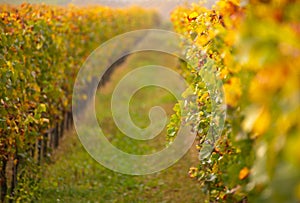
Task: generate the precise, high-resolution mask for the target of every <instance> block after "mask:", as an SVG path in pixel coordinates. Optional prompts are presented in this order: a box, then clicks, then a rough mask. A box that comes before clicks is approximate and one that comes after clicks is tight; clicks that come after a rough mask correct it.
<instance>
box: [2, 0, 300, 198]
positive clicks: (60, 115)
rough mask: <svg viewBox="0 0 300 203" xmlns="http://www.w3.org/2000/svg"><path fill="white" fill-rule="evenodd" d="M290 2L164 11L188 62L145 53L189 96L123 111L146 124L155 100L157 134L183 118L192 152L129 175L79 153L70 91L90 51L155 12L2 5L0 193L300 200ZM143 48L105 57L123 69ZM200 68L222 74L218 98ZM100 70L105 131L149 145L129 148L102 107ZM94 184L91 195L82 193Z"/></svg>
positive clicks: (299, 99) (171, 136)
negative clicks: (160, 114)
mask: <svg viewBox="0 0 300 203" xmlns="http://www.w3.org/2000/svg"><path fill="white" fill-rule="evenodd" d="M299 7H300V2H299V1H297V0H282V1H279V0H269V1H265V0H264V1H263V0H261V1H260V0H250V1H249V2H247V3H246V2H240V1H238V0H220V1H218V2H217V3H216V4H215V5H213V6H212V8H208V7H207V6H205V5H204V3H203V4H202V3H197V4H191V5H187V4H186V5H184V6H178V7H177V8H175V9H174V10H173V11H172V13H171V16H170V19H171V22H172V26H173V28H174V31H175V32H176V33H178V34H180V35H181V37H182V41H181V42H179V41H178V42H177V43H178V44H180V46H181V47H182V49H183V50H182V51H183V53H184V55H185V57H186V59H189V60H192V61H196V62H197V64H198V65H190V64H189V63H187V62H185V61H184V60H178V59H177V60H176V61H175V62H174V61H173V60H174V59H172V58H170V56H164V55H163V54H159V55H155V56H156V58H158V59H157V60H158V61H159V62H158V64H161V65H168V66H172V68H175V69H176V70H177V71H178V72H179V73H180V74H181V75H182V76H183V77H184V78H185V80H186V81H187V82H188V84H189V85H190V87H191V88H192V90H193V94H195V95H196V96H197V99H196V100H195V101H194V103H187V102H182V101H179V102H178V103H177V104H175V102H174V103H173V98H172V97H170V96H167V95H165V94H164V93H162V92H160V91H154V90H151V91H150V94H146V95H142V96H140V97H138V99H137V101H135V103H134V102H133V103H134V104H135V105H137V106H138V105H142V106H143V105H144V107H143V108H141V109H139V108H137V109H134V110H133V111H134V112H135V114H134V115H133V116H132V117H133V118H134V119H140V120H141V123H143V124H144V123H147V122H146V121H147V119H148V118H146V117H143V116H141V115H142V114H144V113H145V112H146V111H147V110H148V109H149V108H150V106H151V105H152V103H151V101H152V100H153V101H154V100H155V98H156V100H159V101H161V102H162V103H163V104H164V105H165V106H166V107H167V108H169V114H170V119H169V123H168V125H167V129H166V130H165V131H166V132H165V135H164V138H163V140H161V139H159V140H156V141H155V142H157V143H159V144H161V145H162V146H165V145H168V144H172V143H173V142H174V140H175V139H176V134H177V133H178V131H179V127H178V125H179V123H181V122H183V121H187V120H188V121H189V122H188V125H191V126H192V128H193V131H194V132H196V134H197V138H196V143H195V146H192V148H194V149H196V157H194V155H193V154H192V155H191V156H184V157H183V161H180V162H179V163H178V164H179V165H178V164H177V165H176V166H175V168H169V169H166V172H164V173H158V174H157V175H156V176H155V175H154V176H151V177H150V176H146V177H145V178H144V177H143V176H141V177H140V178H137V177H134V176H132V177H131V176H125V175H124V176H123V175H121V174H117V173H113V172H111V171H108V170H106V169H103V168H98V165H97V164H98V163H95V162H94V161H91V158H90V157H88V156H87V153H86V152H85V151H84V149H83V148H82V146H81V145H80V144H78V143H79V140H78V139H75V138H74V137H76V132H73V131H74V130H72V129H73V127H72V125H73V118H72V111H71V109H72V99H73V98H72V92H73V87H74V83H75V79H76V76H77V73H78V71H79V69H80V68H81V66H82V65H83V63H84V61H85V60H86V59H87V58H88V56H89V55H90V54H91V53H92V52H93V50H95V49H96V48H97V47H98V46H99V45H100V44H102V43H104V42H106V41H107V40H109V39H111V38H113V37H114V36H118V35H120V34H123V33H126V32H130V31H134V30H139V29H150V28H158V27H159V26H160V24H161V21H162V19H161V18H160V17H159V14H158V13H157V12H156V11H154V10H150V9H143V8H139V7H130V8H124V9H117V8H110V7H102V6H90V7H77V6H73V5H70V6H67V7H60V6H49V5H43V4H41V5H33V4H27V3H25V4H21V5H18V6H12V5H0V30H1V33H0V47H1V49H0V187H1V189H0V191H1V201H2V202H36V201H41V200H43V201H42V202H53V201H60V200H59V198H60V199H61V200H63V202H72V201H76V202H87V201H92V202H93V201H96V202H97V201H98V200H99V201H100V202H102V201H112V202H149V201H150V202H182V201H184V200H186V201H188V202H243V203H247V202H299V201H300V173H299V171H300V151H299V146H300V119H299V118H300V117H299V115H300V68H299V64H300V11H299ZM140 40H143V39H137V40H136V41H133V42H132V44H133V45H134V44H138V43H139V41H140ZM147 43H154V42H147ZM118 46H119V47H122V46H125V45H124V44H118ZM119 47H116V48H115V49H114V50H107V54H108V55H109V54H110V52H118V51H119V50H121V48H119ZM147 57H148V58H147ZM149 58H150V57H149V56H148V55H142V59H135V58H134V57H132V56H129V62H128V63H129V64H128V63H126V59H125V58H122V59H121V60H120V61H119V62H118V63H116V64H115V66H112V68H116V67H117V66H119V65H120V64H122V63H123V62H124V61H125V65H124V66H125V69H126V68H127V69H128V71H129V69H130V68H131V67H133V66H134V65H136V64H143V65H151V61H150V62H149V61H148V60H150V59H149ZM152 60H153V59H152ZM156 62H157V61H156ZM130 63H131V64H130ZM130 70H131V69H130ZM205 71H213V75H214V76H216V77H217V78H218V80H219V81H221V82H222V91H223V93H224V98H215V97H214V96H213V95H214V93H215V92H214V90H212V88H211V87H208V86H209V85H208V84H206V81H205V80H204V79H203V77H202V76H203V75H202V74H203V72H205ZM107 74H108V75H107V78H105V81H101V85H99V87H100V86H101V87H104V90H107V89H108V92H109V93H106V94H104V93H103V94H102V95H101V96H99V98H101V99H103V101H104V102H103V101H102V103H101V102H100V101H98V100H99V98H98V97H97V98H98V100H97V101H96V104H99V106H101V105H102V104H103V105H104V104H107V106H106V107H104V106H103V109H104V110H102V112H101V113H98V116H99V117H100V118H99V120H100V123H101V122H102V123H103V124H104V126H105V130H106V131H107V133H108V134H114V135H116V138H113V139H112V141H113V142H115V143H117V144H116V145H118V146H119V145H120V146H119V147H121V148H124V149H127V150H128V151H133V152H138V153H139V152H140V151H142V152H149V151H151V150H152V148H151V147H152V146H151V145H150V144H149V145H147V144H145V143H142V144H141V145H139V144H137V145H138V146H140V147H141V149H138V147H137V149H136V148H134V147H131V146H133V144H132V143H131V142H129V141H127V140H126V139H124V138H123V135H122V136H121V134H122V133H121V132H119V131H117V130H116V126H114V125H113V124H112V122H113V120H112V119H111V117H110V116H108V115H106V114H111V112H110V111H108V110H107V109H108V108H109V107H110V106H109V101H108V97H111V94H112V85H114V83H116V81H114V79H111V82H110V77H111V75H112V76H113V75H114V74H115V73H114V72H112V69H111V70H110V71H109V72H108V73H107ZM117 74H118V73H117ZM141 80H142V79H141ZM93 82H94V81H93V78H88V79H87V80H86V81H83V83H86V84H89V83H93ZM106 83H108V85H109V87H107V86H105V84H106ZM101 87H100V90H101ZM87 92H88V91H87V90H85V89H82V95H80V96H81V98H79V99H80V100H82V101H86V100H88V99H89V97H90V95H89V93H87ZM148 93H149V92H148ZM143 99H144V100H145V99H146V102H145V101H144V100H143ZM156 100H155V101H156ZM215 100H218V101H220V103H222V102H223V103H224V109H225V110H226V118H225V120H224V126H222V129H221V131H220V132H221V134H220V135H219V136H218V137H214V136H210V135H211V134H212V135H214V134H216V133H215V132H214V130H215V129H217V128H218V127H219V126H221V124H220V123H222V121H221V119H220V120H219V121H216V120H214V116H215V112H214V108H213V106H214V105H213V104H214V101H215ZM183 103H184V105H185V107H186V108H187V109H188V108H189V106H197V107H198V109H199V110H198V112H195V113H188V114H181V113H182V112H181V109H180V108H179V106H180V105H182V104H183ZM174 105H175V106H174ZM172 109H173V110H172ZM81 110H82V111H83V110H84V109H81ZM99 111H100V110H99ZM212 126H213V127H212ZM66 134H71V135H68V136H67V137H66V136H65V135H66ZM166 137H167V141H165V138H166ZM62 141H64V142H62ZM60 143H62V144H61V145H60ZM150 149H151V150H150ZM147 150H148V151H147ZM125 151H126V150H125ZM189 153H190V152H189ZM191 153H192V152H191ZM58 155H59V156H60V157H58V158H55V159H53V157H56V156H58ZM53 160H54V161H53ZM79 162H80V163H85V164H86V165H85V166H79V165H80V163H79ZM187 165H188V166H187ZM67 170H68V172H66V171H67ZM97 170H98V171H100V172H99V173H100V174H99V173H97V172H95V171H97ZM45 174H46V175H45ZM181 176H183V177H181ZM185 176H186V178H187V179H185ZM177 178H178V181H177V182H176V179H177ZM80 179H83V180H80ZM101 181H104V182H103V183H101ZM98 182H100V183H98ZM161 182H163V183H161ZM165 183H168V184H170V185H167V187H166V186H164V184H165ZM103 184H104V188H103ZM84 187H86V188H88V189H86V188H85V189H86V190H85V189H83V188H84ZM93 190H94V191H96V192H98V193H101V195H100V194H99V197H98V193H97V195H96V196H95V195H91V191H93ZM74 191H77V192H74ZM84 191H85V192H84ZM77 193H78V194H77ZM84 193H86V194H84ZM102 194H103V195H102ZM76 195H78V196H76ZM85 195H86V196H85ZM89 195H90V196H89ZM52 196H53V197H52ZM64 196H65V197H64ZM137 196H138V197H137ZM46 198H48V200H47V199H46ZM52 198H53V199H52ZM97 198H100V199H98V200H96V199H97Z"/></svg>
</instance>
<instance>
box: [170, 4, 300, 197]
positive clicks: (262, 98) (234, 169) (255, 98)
mask: <svg viewBox="0 0 300 203" xmlns="http://www.w3.org/2000/svg"><path fill="white" fill-rule="evenodd" d="M299 6H300V3H299V1H289V0H283V1H277V0H271V1H255V0H253V1H249V3H247V4H246V3H245V2H244V3H243V4H241V3H240V2H239V1H235V0H221V1H219V2H218V3H217V4H216V5H215V6H213V8H212V9H208V8H206V7H204V6H202V5H201V4H194V5H192V6H191V7H178V8H177V9H176V10H174V11H173V13H172V17H171V19H172V21H173V24H174V27H175V30H176V31H177V32H179V33H181V34H183V35H184V37H185V39H188V40H187V41H188V42H189V44H196V45H197V46H198V47H200V51H199V49H195V48H194V47H192V46H190V45H183V46H185V51H186V53H187V58H189V54H190V55H191V56H192V55H193V54H195V55H196V56H197V57H198V59H197V60H198V61H199V65H198V66H194V67H191V66H186V65H183V66H182V72H183V75H184V76H185V77H186V78H187V79H188V80H189V82H190V84H191V85H192V86H193V87H194V90H195V92H196V93H197V95H198V96H199V99H198V100H197V102H198V103H197V105H199V106H200V110H201V111H202V113H201V114H197V123H198V125H199V126H198V127H199V129H198V143H199V144H198V146H197V147H198V149H199V150H201V148H202V146H203V143H205V140H206V135H207V133H208V129H209V128H208V127H209V124H210V118H211V114H212V113H211V108H208V106H209V105H210V103H211V99H212V98H210V95H209V94H208V92H207V89H206V88H205V84H204V82H203V80H202V79H201V77H199V74H198V73H199V70H200V69H201V68H205V64H206V63H207V61H208V60H207V59H212V60H213V61H214V64H213V66H214V67H215V70H216V72H215V73H214V74H215V75H217V76H218V78H220V79H221V80H222V82H223V90H224V93H225V96H224V97H225V98H224V99H225V103H226V106H227V116H226V122H225V126H224V129H223V132H222V135H221V136H220V138H219V139H218V140H217V141H216V143H215V147H214V150H213V152H212V153H211V154H210V156H209V157H208V158H204V159H201V157H200V159H201V161H200V163H199V165H198V166H197V167H192V168H191V170H190V173H189V174H190V176H191V177H192V178H194V179H195V180H197V181H199V184H201V185H203V188H204V189H203V190H204V192H205V194H207V195H208V197H209V198H208V199H209V201H208V200H207V201H208V202H239V201H246V200H248V201H249V202H298V201H299V200H300V172H299V171H300V151H299V146H300V122H299V121H300V119H299V115H300V95H299V91H300V66H299V63H300V29H299V28H300V21H299V19H300V12H299V11H300V10H299V9H298V8H299ZM186 44H188V43H186ZM175 110H176V109H175ZM178 115H179V114H176V115H174V116H173V117H172V119H171V121H172V122H173V123H178V120H180V119H182V118H180V117H179V116H178ZM191 116H194V115H191ZM173 126H174V125H172V123H171V124H170V125H169V128H170V127H171V129H169V134H170V136H171V137H172V136H173V135H174V133H173V131H176V129H174V128H173Z"/></svg>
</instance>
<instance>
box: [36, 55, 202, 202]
mask: <svg viewBox="0 0 300 203" xmlns="http://www.w3.org/2000/svg"><path fill="white" fill-rule="evenodd" d="M176 63H177V60H176V58H174V57H171V56H169V55H166V54H158V53H149V52H148V53H139V54H134V55H131V56H129V57H128V59H127V60H126V62H125V63H124V64H123V65H122V66H121V67H119V68H118V69H117V70H116V71H115V72H114V73H113V76H112V78H111V81H110V82H109V83H108V84H107V85H106V86H105V87H104V88H102V89H100V90H99V91H98V94H97V96H96V97H97V101H96V112H97V118H98V121H99V124H100V126H101V127H102V129H103V131H104V133H105V134H106V135H107V138H108V139H109V140H110V141H111V143H113V144H114V145H115V146H117V147H118V148H120V149H121V150H123V151H126V152H129V153H134V154H145V153H146V154H147V153H152V152H153V151H157V150H159V149H162V148H163V147H164V146H165V144H166V134H165V131H164V132H162V133H161V134H160V135H159V136H157V138H155V139H153V140H151V141H147V142H146V141H136V140H132V139H129V138H128V137H126V136H125V135H123V134H122V133H121V132H120V131H119V130H118V128H117V127H116V126H115V125H114V121H113V119H112V117H111V111H110V98H111V94H112V91H113V89H114V86H115V85H116V84H117V82H118V81H119V79H120V78H121V77H122V76H124V75H125V74H126V73H127V72H129V71H130V70H132V69H133V68H135V67H140V66H143V65H153V64H157V65H163V66H167V67H170V68H174V67H175V66H176ZM153 98H155V99H153ZM174 104H175V99H174V97H173V96H172V95H171V94H169V93H168V92H166V91H165V90H162V89H159V88H155V87H147V88H143V89H142V90H140V91H138V92H137V93H136V94H135V95H134V96H133V98H132V100H131V106H130V111H131V117H132V120H133V121H134V122H135V123H136V124H137V125H139V126H146V125H147V124H148V122H149V120H148V112H149V109H150V108H151V107H152V106H154V105H159V106H162V107H163V108H164V109H165V111H166V112H167V114H168V116H170V115H171V114H172V107H173V105H174ZM193 150H195V149H194V148H193V149H191V150H190V151H189V152H188V153H187V154H186V155H185V156H184V157H183V158H182V159H181V160H180V161H178V162H177V163H176V164H174V165H173V166H172V167H170V168H168V169H166V170H164V171H161V172H158V173H155V174H152V175H146V176H130V175H123V174H119V173H116V172H113V171H110V170H109V169H106V168H104V167H103V166H101V165H100V164H98V163H97V162H96V161H94V160H93V159H92V158H91V157H90V156H89V154H88V153H87V152H86V151H85V149H84V148H83V147H82V145H81V143H80V142H79V139H78V138H77V135H76V132H74V130H73V131H71V132H69V133H68V135H66V136H65V137H64V139H63V141H62V144H61V146H60V148H59V149H58V150H57V151H56V152H55V154H54V155H53V161H52V163H49V164H46V165H44V166H43V170H44V172H45V174H44V179H43V180H42V183H41V188H42V193H41V199H40V200H41V202H203V201H202V200H203V194H202V193H201V188H200V186H199V184H197V183H196V182H195V181H193V180H191V179H190V178H189V177H188V170H189V167H190V166H192V165H194V164H196V163H197V155H196V152H195V151H193Z"/></svg>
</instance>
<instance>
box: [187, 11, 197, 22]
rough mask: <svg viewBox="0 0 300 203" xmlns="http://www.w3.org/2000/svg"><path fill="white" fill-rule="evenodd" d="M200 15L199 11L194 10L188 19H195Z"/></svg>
mask: <svg viewBox="0 0 300 203" xmlns="http://www.w3.org/2000/svg"><path fill="white" fill-rule="evenodd" d="M198 16H199V14H198V13H197V12H195V11H194V12H192V13H191V14H190V15H189V16H188V19H189V20H195V19H196V18H197V17H198Z"/></svg>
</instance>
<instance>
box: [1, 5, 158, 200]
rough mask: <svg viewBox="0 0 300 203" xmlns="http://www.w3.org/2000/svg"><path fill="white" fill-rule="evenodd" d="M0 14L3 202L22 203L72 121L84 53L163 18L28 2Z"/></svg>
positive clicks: (134, 11) (131, 11)
mask: <svg viewBox="0 0 300 203" xmlns="http://www.w3.org/2000/svg"><path fill="white" fill-rule="evenodd" d="M0 15H1V21H0V23H1V26H0V29H1V42H0V43H1V45H0V46H1V61H0V63H1V69H0V71H1V73H0V76H1V85H0V86H1V87H0V88H1V89H0V98H1V100H0V101H1V108H0V115H1V120H0V134H1V137H0V146H1V153H0V159H1V199H2V201H3V200H4V197H5V196H7V195H8V197H9V198H14V197H19V198H21V200H22V198H24V197H23V196H25V197H26V196H31V195H33V193H34V190H35V188H36V183H37V181H38V177H35V174H36V173H37V172H38V166H39V165H40V162H41V160H42V159H47V157H48V156H49V153H50V152H51V149H53V148H57V147H58V143H59V139H60V137H61V136H62V135H63V131H64V129H65V128H69V125H70V123H71V122H72V121H70V120H71V113H70V111H71V95H72V88H73V85H74V80H75V77H76V74H77V72H78V70H79V68H80V66H81V64H82V63H83V61H84V60H85V58H86V57H87V56H88V55H89V54H90V53H91V51H93V50H94V49H95V48H96V47H97V46H98V45H99V44H101V43H103V42H105V41H106V40H108V39H110V38H111V37H113V36H115V35H118V34H120V33H124V32H128V31H131V30H136V29H142V28H150V27H153V26H155V25H156V24H157V23H158V21H157V20H158V19H157V16H156V15H155V13H154V12H151V11H145V10H142V9H140V8H130V9H127V10H121V9H120V10H117V9H115V10H113V9H110V8H107V7H90V8H84V9H82V8H76V7H74V6H73V7H72V6H70V7H68V8H62V7H54V6H46V5H30V4H22V5H20V6H17V7H14V6H9V5H7V6H1V8H0ZM82 96H83V99H85V97H86V96H85V95H82ZM6 170H8V171H6ZM8 175H9V176H10V177H8ZM8 191H10V192H9V193H8Z"/></svg>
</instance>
